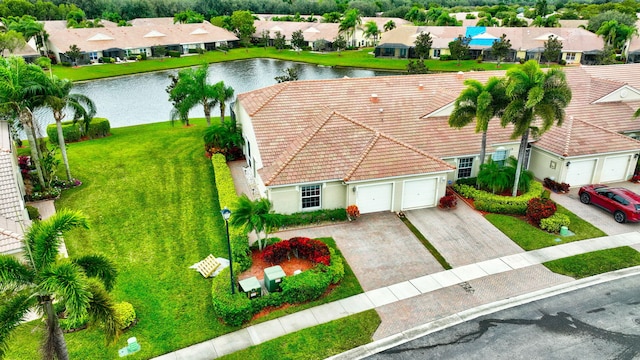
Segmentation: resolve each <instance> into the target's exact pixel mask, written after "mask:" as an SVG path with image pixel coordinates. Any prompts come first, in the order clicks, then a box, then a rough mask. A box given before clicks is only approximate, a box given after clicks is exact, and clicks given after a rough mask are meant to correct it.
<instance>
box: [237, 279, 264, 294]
mask: <svg viewBox="0 0 640 360" xmlns="http://www.w3.org/2000/svg"><path fill="white" fill-rule="evenodd" d="M239 283H240V290H241V291H242V292H244V293H246V294H247V297H248V298H249V299H255V298H258V297H260V296H262V286H260V282H259V281H258V278H256V277H255V276H254V277H250V278H248V279H244V280H240V281H239Z"/></svg>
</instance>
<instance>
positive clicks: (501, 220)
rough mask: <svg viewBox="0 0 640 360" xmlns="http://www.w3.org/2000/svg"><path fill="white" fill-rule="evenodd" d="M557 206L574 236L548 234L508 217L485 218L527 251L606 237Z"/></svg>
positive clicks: (517, 219)
mask: <svg viewBox="0 0 640 360" xmlns="http://www.w3.org/2000/svg"><path fill="white" fill-rule="evenodd" d="M557 206H558V212H559V213H562V214H566V215H567V216H569V219H570V220H571V225H569V230H571V231H572V232H574V233H575V235H572V236H566V237H564V236H560V235H558V234H550V233H548V232H546V231H544V230H540V229H538V228H537V227H534V226H531V225H530V224H529V223H527V222H526V221H525V220H522V219H519V218H517V217H513V216H509V215H501V214H487V215H485V217H486V218H487V220H489V222H491V223H492V224H493V226H495V227H496V228H498V229H499V230H500V231H502V232H503V233H504V234H505V235H507V236H508V237H509V238H510V239H511V240H513V242H515V243H516V244H518V245H520V247H521V248H523V249H524V250H527V251H529V250H535V249H540V248H543V247H547V246H553V245H558V244H564V243H568V242H571V241H578V240H584V239H591V238H597V237H601V236H606V235H607V234H605V233H604V232H603V231H602V230H600V229H598V228H597V227H595V226H593V225H591V224H590V223H588V222H586V221H584V220H582V219H581V218H579V217H578V216H576V215H575V214H574V213H572V212H571V211H569V210H567V209H565V208H564V207H562V206H561V205H557ZM556 239H560V240H561V241H556Z"/></svg>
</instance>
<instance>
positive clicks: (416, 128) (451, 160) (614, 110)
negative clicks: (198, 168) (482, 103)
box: [233, 64, 640, 213]
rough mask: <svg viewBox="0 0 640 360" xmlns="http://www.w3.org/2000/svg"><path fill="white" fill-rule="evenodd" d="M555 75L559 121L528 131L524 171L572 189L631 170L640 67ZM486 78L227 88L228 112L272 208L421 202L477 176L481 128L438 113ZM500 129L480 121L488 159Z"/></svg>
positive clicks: (499, 153)
mask: <svg viewBox="0 0 640 360" xmlns="http://www.w3.org/2000/svg"><path fill="white" fill-rule="evenodd" d="M565 72H566V74H567V80H568V82H569V84H570V86H571V89H572V91H573V99H572V101H571V104H570V105H569V107H568V108H567V110H566V114H567V118H566V119H565V121H564V123H563V125H562V126H561V127H554V128H553V129H551V130H549V131H548V132H546V133H545V134H543V135H542V136H541V137H540V138H539V139H531V143H530V149H528V152H529V159H528V165H529V166H528V167H529V169H530V170H532V171H533V172H534V174H535V175H536V177H538V178H540V179H542V178H545V177H553V178H555V179H556V180H557V181H561V182H569V183H570V184H571V185H572V186H578V185H582V184H587V183H593V182H614V181H622V180H626V179H628V178H630V177H631V175H633V172H634V169H635V164H636V160H637V159H636V158H637V155H636V154H638V153H640V141H638V140H635V139H633V138H632V137H630V136H625V135H631V134H630V132H633V131H636V132H637V133H638V134H639V135H640V122H638V121H637V120H635V121H634V120H632V115H633V112H634V111H635V109H636V108H637V107H638V106H640V64H629V65H612V66H598V67H571V68H566V69H565ZM490 76H504V72H503V71H486V72H485V71H483V72H470V73H465V74H451V73H447V74H432V75H412V76H384V77H374V78H358V79H347V78H345V79H334V80H312V81H295V82H286V83H282V84H277V85H273V86H269V87H266V88H262V89H259V90H254V91H250V92H247V93H243V94H240V95H238V98H237V101H236V102H235V104H234V106H233V110H234V111H233V114H234V116H235V117H236V119H237V121H238V122H239V123H240V124H241V125H242V131H243V137H244V141H245V145H244V149H243V150H244V154H245V156H246V159H247V166H248V167H249V168H250V171H251V172H252V174H253V176H254V177H255V180H256V183H257V185H258V189H259V191H260V194H261V195H262V196H265V197H267V198H269V199H270V200H271V201H272V202H273V204H274V208H275V210H276V211H278V212H281V213H293V212H298V211H304V210H313V209H331V208H338V207H343V208H344V207H346V206H348V205H350V204H357V205H358V207H359V208H360V211H361V212H363V213H366V212H374V211H400V210H406V209H414V208H421V207H431V206H435V205H436V204H437V200H438V199H439V198H440V197H441V196H443V195H444V191H445V187H446V185H447V184H448V183H451V182H453V181H455V180H457V179H458V178H464V177H470V176H475V175H476V174H477V171H478V164H479V158H478V156H479V153H480V137H481V134H477V133H475V129H474V126H467V127H464V128H462V129H453V128H451V127H449V125H448V118H449V115H450V113H451V110H452V108H453V102H454V101H455V99H456V97H457V96H458V95H459V93H460V91H461V90H462V89H463V88H464V84H463V82H464V80H465V79H467V78H474V79H477V80H479V81H482V82H485V81H486V80H487V79H488V78H489V77H490ZM625 79H633V80H631V81H627V80H625ZM511 132H512V127H510V126H508V127H507V128H501V127H500V124H499V121H497V120H494V121H491V122H490V126H489V131H488V142H487V143H488V148H487V157H491V158H493V159H494V160H497V161H499V160H504V159H505V158H506V157H507V156H517V152H518V145H519V139H511Z"/></svg>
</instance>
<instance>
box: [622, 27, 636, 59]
mask: <svg viewBox="0 0 640 360" xmlns="http://www.w3.org/2000/svg"><path fill="white" fill-rule="evenodd" d="M636 28H637V29H640V20H638V22H636ZM624 52H625V54H626V56H627V62H630V63H640V32H639V33H637V34H636V35H635V36H634V37H632V38H631V40H629V42H628V44H627V46H626V48H625V51H624Z"/></svg>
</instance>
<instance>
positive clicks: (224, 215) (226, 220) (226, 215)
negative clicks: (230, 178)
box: [220, 206, 236, 294]
mask: <svg viewBox="0 0 640 360" xmlns="http://www.w3.org/2000/svg"><path fill="white" fill-rule="evenodd" d="M220 213H221V214H222V218H223V219H224V223H225V225H226V227H227V246H228V247H229V273H230V274H231V294H235V293H236V288H235V286H233V259H232V258H231V239H229V218H230V217H231V210H229V209H228V208H227V207H226V206H225V207H224V209H222V210H221V211H220Z"/></svg>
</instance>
